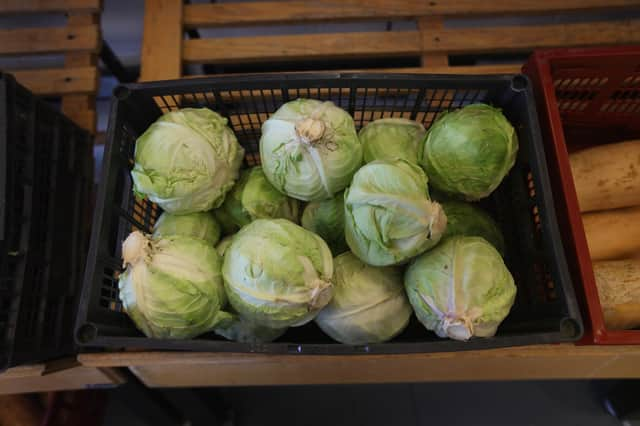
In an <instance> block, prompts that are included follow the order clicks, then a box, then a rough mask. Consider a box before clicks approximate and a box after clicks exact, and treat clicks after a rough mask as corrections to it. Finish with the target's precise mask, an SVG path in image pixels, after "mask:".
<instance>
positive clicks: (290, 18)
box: [184, 0, 640, 28]
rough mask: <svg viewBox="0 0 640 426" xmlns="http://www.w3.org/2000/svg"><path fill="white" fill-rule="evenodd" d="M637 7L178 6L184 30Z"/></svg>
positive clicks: (597, 1)
mask: <svg viewBox="0 0 640 426" xmlns="http://www.w3.org/2000/svg"><path fill="white" fill-rule="evenodd" d="M638 6H640V1H638V0H609V1H606V0H604V1H603V0H560V1H557V0H492V1H477V0H457V1H425V0H401V1H389V0H340V1H338V0H317V1H314V2H304V1H291V2H289V1H287V2H284V1H266V2H255V1H254V2H244V3H217V4H192V5H186V6H185V8H184V24H185V26H186V27H188V28H205V27H222V26H239V25H265V24H292V23H306V22H314V21H315V22H322V21H339V20H365V19H372V20H375V19H378V20H381V19H391V18H398V19H399V18H413V17H416V16H429V15H432V16H443V15H446V16H460V15H463V16H467V15H485V14H500V15H506V14H554V13H559V12H568V11H590V10H603V9H607V10H613V9H622V8H632V7H638Z"/></svg>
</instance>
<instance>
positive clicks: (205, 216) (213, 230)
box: [153, 212, 220, 245]
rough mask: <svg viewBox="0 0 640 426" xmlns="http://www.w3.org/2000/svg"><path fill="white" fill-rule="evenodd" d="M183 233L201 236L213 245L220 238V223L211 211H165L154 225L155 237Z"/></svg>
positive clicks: (186, 235) (187, 235)
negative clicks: (179, 213) (179, 212)
mask: <svg viewBox="0 0 640 426" xmlns="http://www.w3.org/2000/svg"><path fill="white" fill-rule="evenodd" d="M172 235H182V236H185V237H193V238H200V239H201V240H205V241H206V242H208V243H209V244H211V245H215V244H217V243H218V240H219V239H220V225H218V222H216V220H215V219H214V218H213V215H212V214H211V212H199V213H189V214H185V215H175V214H171V213H167V212H164V213H162V214H161V215H160V217H159V218H158V220H157V221H156V223H155V225H154V226H153V238H162V237H170V236H172Z"/></svg>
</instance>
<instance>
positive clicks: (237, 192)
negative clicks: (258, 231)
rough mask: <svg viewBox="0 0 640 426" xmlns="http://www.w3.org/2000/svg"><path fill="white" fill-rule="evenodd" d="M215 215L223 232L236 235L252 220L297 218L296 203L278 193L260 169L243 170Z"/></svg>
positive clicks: (295, 219)
mask: <svg viewBox="0 0 640 426" xmlns="http://www.w3.org/2000/svg"><path fill="white" fill-rule="evenodd" d="M214 214H215V215H216V217H217V218H218V219H219V220H220V221H221V222H222V223H224V229H225V233H230V232H235V231H237V230H238V229H240V228H242V227H243V226H245V225H248V224H249V223H250V222H252V221H254V220H255V219H278V218H282V219H289V220H290V221H292V222H297V221H298V216H299V215H300V213H299V201H298V200H294V199H293V198H289V197H287V196H286V195H284V194H282V193H280V192H278V190H276V189H275V188H274V187H273V186H272V185H271V184H270V183H269V181H268V180H267V178H266V177H265V175H264V173H263V172H262V167H260V166H257V167H253V168H251V169H248V170H243V171H242V173H241V174H240V179H239V180H238V182H237V183H236V185H235V186H234V187H233V189H232V190H231V192H229V193H228V194H227V197H226V198H225V200H224V203H222V206H220V208H218V209H216V210H214Z"/></svg>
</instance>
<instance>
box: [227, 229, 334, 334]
mask: <svg viewBox="0 0 640 426" xmlns="http://www.w3.org/2000/svg"><path fill="white" fill-rule="evenodd" d="M222 274H223V277H224V283H225V289H226V290H227V296H228V297H229V301H230V302H231V306H232V307H233V309H234V310H235V312H237V313H238V314H239V315H240V316H242V317H243V318H244V319H246V320H247V321H249V322H252V323H254V324H260V325H263V326H265V327H270V328H284V327H290V326H298V325H303V324H305V323H307V322H309V321H311V320H312V319H313V318H314V317H315V316H316V315H317V313H318V311H320V309H322V308H323V307H324V306H325V305H326V304H327V303H329V300H330V299H331V295H332V287H333V285H332V282H331V277H332V276H333V259H332V257H331V251H330V250H329V247H327V244H326V243H325V242H324V241H323V240H322V238H320V237H319V236H318V235H316V234H314V233H313V232H310V231H307V230H306V229H304V228H302V227H301V226H298V225H296V224H295V223H293V222H290V221H288V220H286V219H258V220H255V221H253V222H251V223H250V224H249V225H247V226H245V227H244V228H242V229H241V230H240V231H239V232H238V233H237V234H236V235H235V236H234V237H233V240H232V242H231V245H230V246H229V247H228V248H227V250H226V252H225V255H224V261H223V267H222Z"/></svg>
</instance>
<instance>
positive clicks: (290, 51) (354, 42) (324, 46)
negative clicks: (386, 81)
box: [183, 31, 421, 64]
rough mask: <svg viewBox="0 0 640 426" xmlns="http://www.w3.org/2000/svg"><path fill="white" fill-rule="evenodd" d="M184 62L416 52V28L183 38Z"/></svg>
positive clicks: (366, 55)
mask: <svg viewBox="0 0 640 426" xmlns="http://www.w3.org/2000/svg"><path fill="white" fill-rule="evenodd" d="M183 46H184V56H183V58H184V60H185V61H187V62H211V63H220V64H223V63H242V62H255V61H269V60H286V59H289V60H291V59H319V58H338V57H354V56H357V57H374V56H391V55H394V56H399V55H411V54H419V53H420V49H421V45H420V34H419V33H418V32H417V31H401V32H400V31H399V32H368V33H336V34H311V35H296V36H271V37H232V38H217V39H194V40H185V41H184V44H183Z"/></svg>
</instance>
